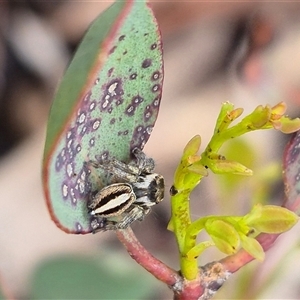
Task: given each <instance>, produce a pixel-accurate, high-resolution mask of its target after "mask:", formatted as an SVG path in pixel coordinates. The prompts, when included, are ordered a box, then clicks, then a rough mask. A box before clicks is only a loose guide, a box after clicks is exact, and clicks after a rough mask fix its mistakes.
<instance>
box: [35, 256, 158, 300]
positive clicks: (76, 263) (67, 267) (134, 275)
mask: <svg viewBox="0 0 300 300" xmlns="http://www.w3.org/2000/svg"><path fill="white" fill-rule="evenodd" d="M117 255H119V254H117ZM121 257H122V256H121ZM121 257H120V256H118V257H117V260H118V261H119V262H118V263H117V264H116V257H112V256H110V255H108V254H107V255H106V257H102V259H101V260H100V261H99V260H97V259H93V258H90V257H84V256H71V255H70V256H61V257H56V258H52V259H49V260H46V261H44V262H43V263H41V264H40V265H39V266H38V268H37V269H36V271H35V273H34V275H33V278H32V288H31V296H30V299H149V297H150V295H152V296H153V290H155V287H156V286H157V285H156V282H157V281H156V280H155V279H154V278H152V277H151V276H150V275H149V274H147V273H145V272H144V271H143V270H142V269H140V267H139V266H138V265H136V266H135V265H132V264H131V266H129V265H125V264H124V263H123V262H122V259H121Z"/></svg>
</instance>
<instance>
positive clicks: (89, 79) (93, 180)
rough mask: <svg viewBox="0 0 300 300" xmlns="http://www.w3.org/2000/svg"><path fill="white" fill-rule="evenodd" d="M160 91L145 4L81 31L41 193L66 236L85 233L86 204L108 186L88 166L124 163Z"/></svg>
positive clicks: (55, 107)
mask: <svg viewBox="0 0 300 300" xmlns="http://www.w3.org/2000/svg"><path fill="white" fill-rule="evenodd" d="M162 83H163V62H162V45H161V37H160V33H159V31H158V27H157V22H156V19H155V18H154V16H153V13H152V11H151V9H150V8H149V6H148V5H147V3H146V0H143V1H140V0H139V1H138V0H135V1H116V2H115V3H113V4H112V5H111V6H110V7H109V8H108V9H107V10H106V11H104V12H103V13H102V14H101V15H100V16H99V17H97V18H96V19H95V21H94V22H93V23H92V25H91V26H90V28H89V29H88V30H87V32H86V34H85V36H84V38H83V40H82V42H81V44H80V45H79V47H78V49H77V51H76V53H75V55H74V57H73V59H72V61H71V63H70V65H69V67H68V69H67V70H66V73H65V75H64V77H63V79H62V81H61V83H60V85H59V88H58V90H57V93H56V96H55V98H54V101H53V104H52V107H51V111H50V115H49V120H48V126H47V135H46V142H45V150H44V162H43V185H44V193H45V197H46V200H47V204H48V208H49V212H50V214H51V217H52V219H53V220H54V222H55V223H56V225H57V226H58V227H59V228H61V229H62V230H64V231H66V232H68V233H76V234H78V233H80V234H86V233H90V232H91V231H92V229H91V226H90V224H91V218H90V216H89V214H88V211H87V202H88V201H89V199H90V196H91V194H93V193H95V192H97V191H99V190H100V189H101V188H103V187H104V186H106V185H107V184H109V183H111V182H110V177H109V176H107V172H106V171H104V170H102V169H101V168H97V169H96V168H93V167H92V166H91V164H88V162H89V161H94V162H101V161H102V160H103V159H105V158H107V157H108V156H109V157H115V158H116V159H118V160H121V161H123V162H129V161H130V160H131V159H132V156H131V154H132V150H133V149H134V148H139V149H143V147H144V145H145V144H146V142H147V140H148V139H149V137H150V134H151V132H152V129H153V126H154V124H155V121H156V118H157V115H158V110H159V105H160V99H161V93H162Z"/></svg>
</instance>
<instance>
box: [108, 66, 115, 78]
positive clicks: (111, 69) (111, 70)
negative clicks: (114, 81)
mask: <svg viewBox="0 0 300 300" xmlns="http://www.w3.org/2000/svg"><path fill="white" fill-rule="evenodd" d="M114 69H115V68H110V69H109V70H108V72H107V76H108V77H110V76H111V74H112V72H113V71H114Z"/></svg>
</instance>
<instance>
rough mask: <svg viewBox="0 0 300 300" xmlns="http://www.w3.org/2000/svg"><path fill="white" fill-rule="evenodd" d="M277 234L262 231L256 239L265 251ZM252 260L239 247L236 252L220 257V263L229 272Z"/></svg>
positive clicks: (233, 271)
mask: <svg viewBox="0 0 300 300" xmlns="http://www.w3.org/2000/svg"><path fill="white" fill-rule="evenodd" d="M278 236H279V234H267V233H262V234H260V235H259V236H258V237H257V240H258V242H259V243H260V244H261V246H262V247H263V249H264V251H265V252H266V251H268V250H269V249H270V248H271V247H272V246H273V244H274V242H275V241H276V239H277V238H278ZM252 260H254V258H253V257H252V256H251V255H250V254H249V253H248V252H246V251H245V250H244V249H241V250H240V251H238V252H237V253H235V254H233V255H229V256H227V257H225V258H223V259H221V260H220V263H221V264H222V265H223V266H224V268H225V270H227V271H229V272H230V273H235V272H236V271H238V270H239V269H240V268H241V267H243V266H244V265H246V264H248V263H249V262H251V261H252Z"/></svg>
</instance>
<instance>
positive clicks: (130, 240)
mask: <svg viewBox="0 0 300 300" xmlns="http://www.w3.org/2000/svg"><path fill="white" fill-rule="evenodd" d="M116 234H117V237H118V239H119V240H120V242H121V243H122V244H123V245H124V246H125V248H126V250H127V251H128V253H129V255H130V256H131V257H132V258H133V259H134V260H135V261H136V262H137V263H138V264H139V265H141V266H142V267H143V268H144V269H146V270H147V271H148V272H150V273H151V274H152V275H153V276H154V277H156V278H157V279H158V280H160V281H162V282H164V283H166V284H167V285H168V286H170V287H171V288H172V289H173V290H174V291H179V292H180V291H181V290H182V288H183V282H182V281H183V279H182V277H181V276H180V275H179V274H178V272H176V271H175V270H173V269H171V268H169V267H168V266H167V265H165V264H164V263H163V262H161V261H160V260H158V259H157V258H155V257H154V256H152V255H151V254H150V253H149V252H148V251H147V250H146V249H145V248H144V247H143V246H142V245H141V244H140V242H139V241H138V239H137V238H136V236H135V234H134V233H133V231H132V229H131V228H130V227H128V228H126V229H120V230H117V231H116Z"/></svg>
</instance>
